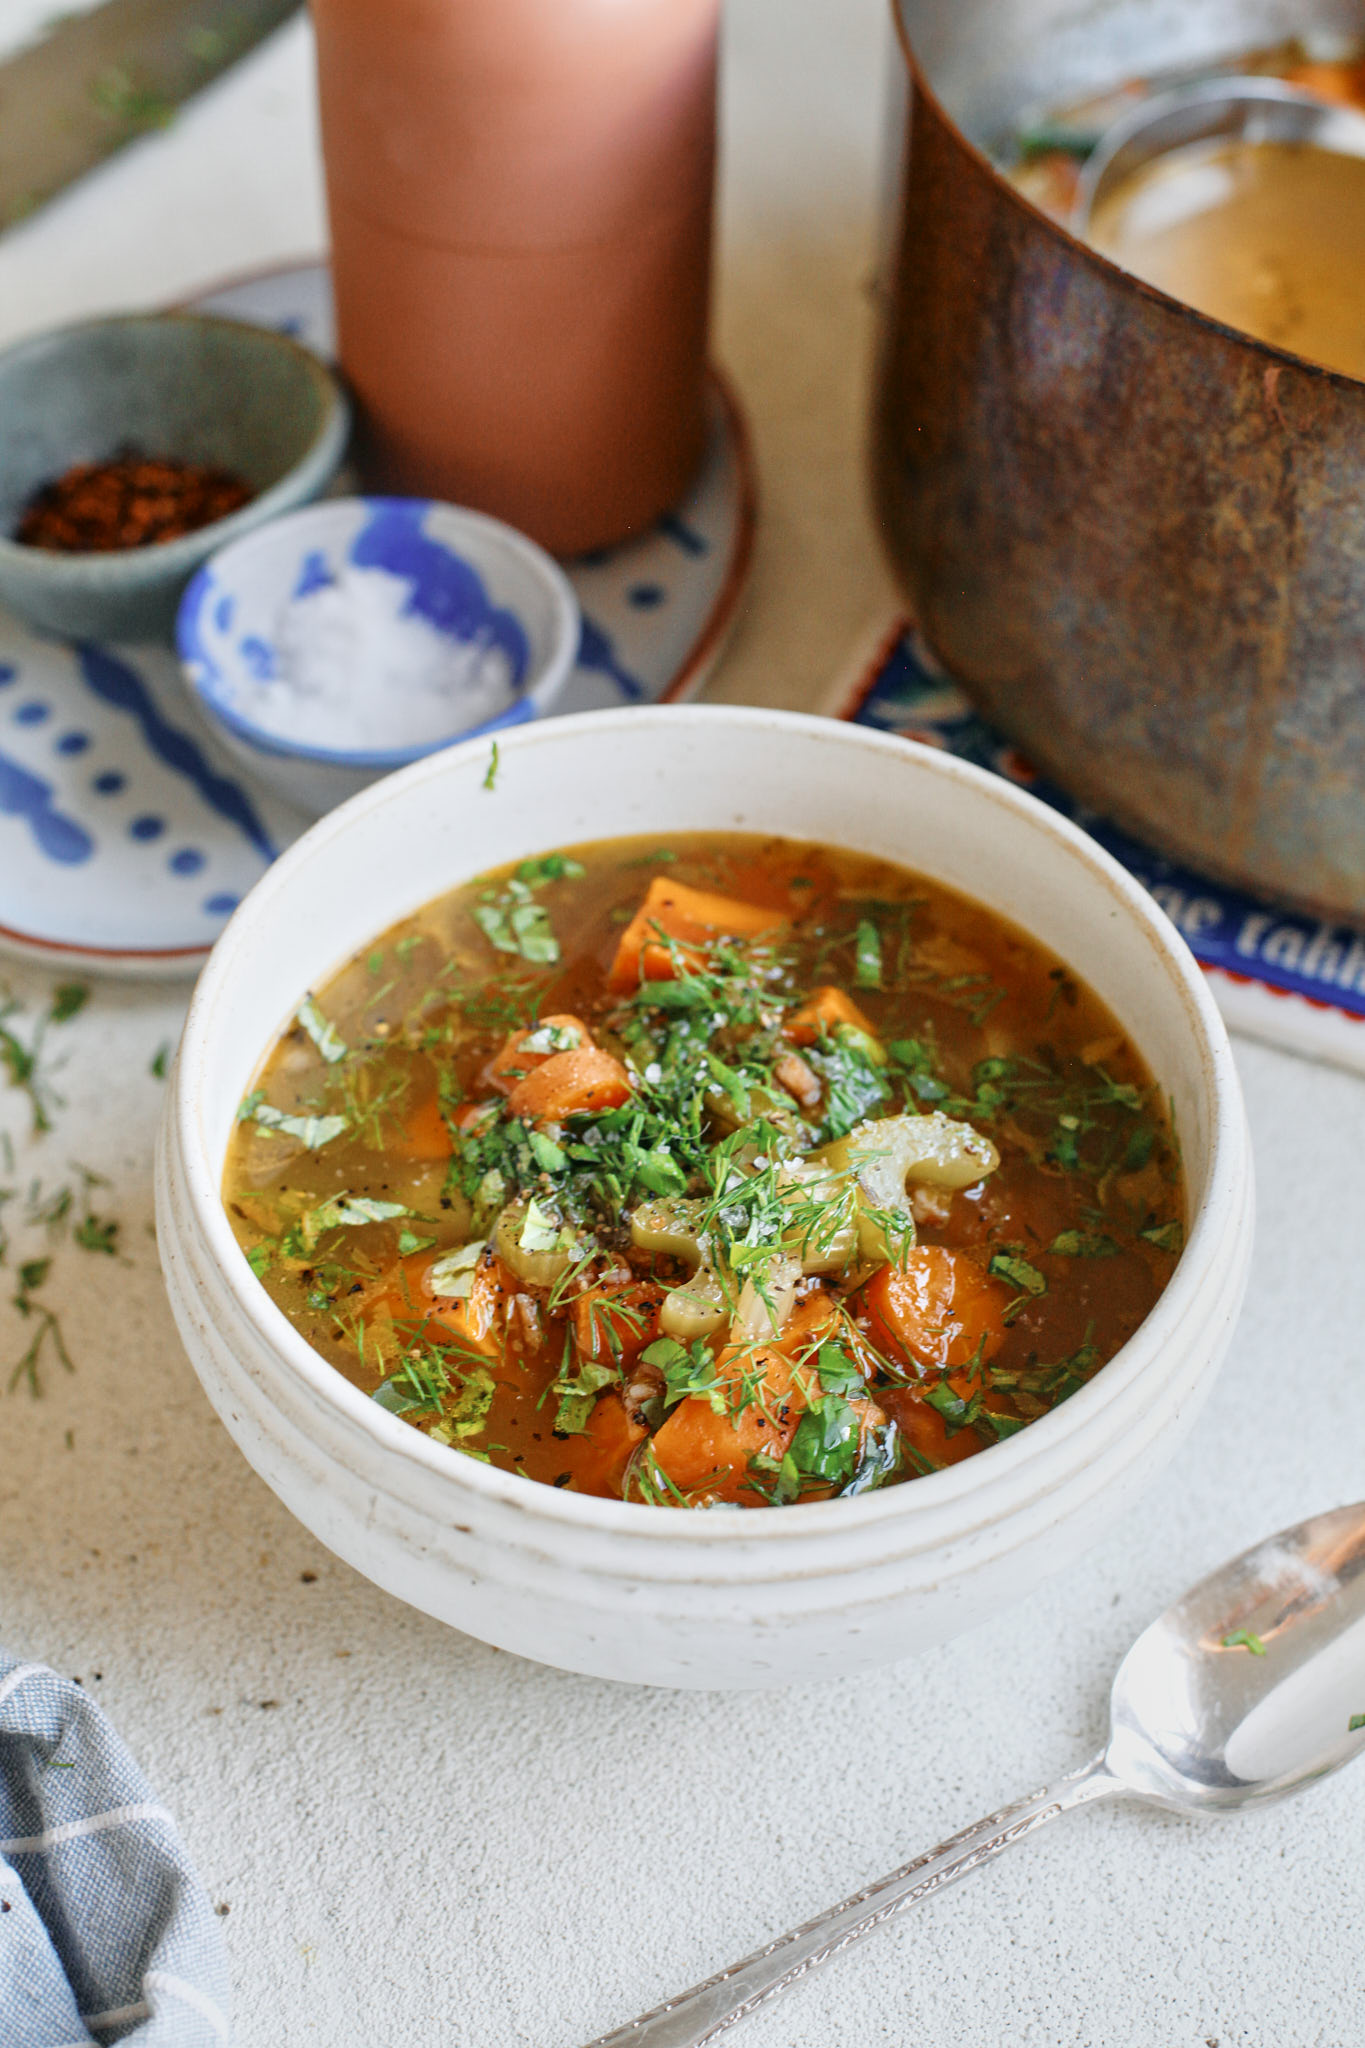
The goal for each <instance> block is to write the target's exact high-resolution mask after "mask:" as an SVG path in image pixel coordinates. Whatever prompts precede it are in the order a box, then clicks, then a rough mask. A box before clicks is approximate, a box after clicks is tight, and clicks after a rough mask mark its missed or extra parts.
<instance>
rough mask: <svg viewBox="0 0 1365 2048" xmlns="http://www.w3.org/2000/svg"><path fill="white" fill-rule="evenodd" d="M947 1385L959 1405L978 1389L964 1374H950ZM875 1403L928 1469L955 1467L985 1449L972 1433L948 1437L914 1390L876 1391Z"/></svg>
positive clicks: (966, 1431) (932, 1410)
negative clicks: (936, 1466) (926, 1464)
mask: <svg viewBox="0 0 1365 2048" xmlns="http://www.w3.org/2000/svg"><path fill="white" fill-rule="evenodd" d="M948 1385H949V1386H950V1387H951V1388H952V1390H953V1392H954V1393H955V1394H956V1395H958V1397H959V1398H960V1399H961V1400H963V1401H970V1400H971V1398H972V1396H973V1394H975V1393H976V1392H978V1390H979V1389H980V1386H981V1382H980V1380H979V1379H977V1378H975V1377H974V1375H973V1374H971V1373H966V1372H950V1373H949V1375H948ZM877 1400H878V1402H879V1403H880V1404H881V1406H882V1407H883V1408H884V1409H885V1410H886V1412H887V1414H888V1415H889V1416H890V1417H891V1419H892V1421H893V1422H894V1423H895V1425H896V1427H897V1428H898V1429H899V1431H900V1433H901V1435H902V1436H903V1437H904V1438H905V1440H906V1442H907V1443H909V1444H910V1445H911V1446H912V1447H913V1448H914V1449H915V1450H917V1451H918V1452H919V1454H920V1456H921V1457H922V1458H926V1459H927V1460H928V1461H929V1463H930V1464H931V1465H959V1464H961V1462H962V1460H963V1459H964V1458H970V1457H971V1456H972V1455H973V1454H974V1453H975V1452H977V1451H984V1450H985V1448H986V1445H985V1443H984V1441H983V1440H982V1438H981V1437H980V1436H979V1435H978V1434H977V1432H976V1430H975V1429H972V1428H964V1429H959V1430H957V1431H955V1432H954V1433H953V1434H952V1435H950V1434H949V1431H948V1424H947V1422H946V1421H945V1420H944V1418H943V1416H941V1415H940V1414H939V1412H938V1410H937V1408H934V1407H931V1406H930V1404H929V1402H928V1401H926V1400H925V1398H924V1396H923V1394H921V1393H919V1392H918V1391H917V1390H916V1389H915V1388H914V1387H879V1388H878V1389H877Z"/></svg>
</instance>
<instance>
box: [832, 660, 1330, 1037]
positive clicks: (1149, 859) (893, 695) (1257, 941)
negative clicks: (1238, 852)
mask: <svg viewBox="0 0 1365 2048" xmlns="http://www.w3.org/2000/svg"><path fill="white" fill-rule="evenodd" d="M844 715H845V716H846V717H848V718H851V719H853V720H854V721H855V723H857V724H859V725H871V726H875V727H877V728H878V730H880V731H882V732H898V733H903V734H905V735H906V737H907V738H910V739H916V740H921V741H924V742H926V743H927V744H928V745H929V746H934V747H943V748H945V749H946V750H947V751H948V752H949V753H951V754H956V755H958V756H959V758H960V759H962V760H964V761H972V762H975V764H976V765H977V767H979V768H990V769H993V770H994V771H995V773H996V774H997V775H1003V776H1005V777H1006V778H1007V779H1008V780H1009V781H1011V782H1017V783H1020V784H1022V785H1023V786H1024V787H1025V788H1026V789H1029V790H1030V791H1031V792H1032V793H1033V795H1034V796H1036V797H1040V798H1041V799H1042V801H1043V802H1044V803H1046V804H1051V806H1052V808H1053V809H1054V810H1057V811H1060V812H1061V813H1062V816H1063V817H1065V818H1070V819H1072V820H1073V821H1074V822H1075V823H1076V824H1077V825H1080V826H1081V827H1082V828H1083V829H1084V830H1085V831H1087V832H1089V834H1090V835H1091V837H1092V838H1093V839H1097V840H1098V841H1099V843H1100V845H1101V846H1102V847H1104V848H1105V850H1106V851H1107V852H1109V853H1111V854H1113V856H1114V858H1115V860H1117V861H1119V862H1121V863H1122V865H1123V866H1124V867H1126V868H1127V870H1128V872H1129V873H1130V874H1131V875H1133V876H1134V877H1135V879H1136V880H1137V881H1139V882H1141V883H1142V885H1143V887H1144V888H1145V889H1148V890H1150V892H1151V894H1152V895H1153V896H1154V897H1155V898H1156V900H1157V902H1158V903H1159V904H1160V905H1161V907H1162V909H1163V910H1164V911H1165V912H1166V914H1167V916H1168V917H1169V918H1170V919H1171V921H1172V923H1173V924H1174V925H1175V926H1176V928H1177V929H1178V931H1179V932H1180V933H1181V935H1182V937H1183V938H1184V939H1185V940H1186V942H1187V943H1188V945H1189V948H1190V951H1191V952H1192V953H1193V954H1194V957H1195V959H1196V960H1198V961H1199V963H1200V965H1201V966H1203V967H1212V968H1217V969H1219V970H1220V971H1221V972H1222V973H1224V974H1230V975H1233V976H1235V977H1236V978H1237V979H1239V980H1243V981H1253V982H1260V983H1262V984H1263V985H1264V986H1265V987H1266V988H1270V989H1276V990H1279V991H1280V992H1281V993H1283V994H1287V995H1298V996H1304V997H1306V998H1307V1000H1308V1001H1309V1002H1310V1003H1317V1004H1322V1005H1324V1006H1326V1007H1328V1008H1331V1009H1337V1010H1343V1011H1345V1012H1346V1014H1347V1015H1348V1016H1350V1017H1361V1018H1365V931H1357V930H1354V929H1353V928H1351V927H1349V926H1345V925H1330V924H1323V923H1320V922H1318V921H1317V920H1315V919H1314V918H1311V917H1302V916H1297V915H1295V914H1294V913H1293V912H1289V913H1285V912H1282V911H1279V910H1276V909H1275V907H1274V906H1273V905H1272V904H1269V903H1262V902H1260V901H1258V899H1257V898H1256V897H1254V896H1248V895H1246V894H1245V893H1244V892H1243V891H1242V890H1240V889H1234V888H1230V887H1228V886H1226V885H1225V884H1223V883H1221V882H1212V881H1210V880H1209V879H1208V878H1207V877H1206V876H1201V875H1196V874H1193V873H1192V872H1191V871H1190V870H1189V869H1187V868H1182V867H1180V866H1179V865H1178V864H1177V863H1176V862H1175V861H1172V860H1167V858H1166V857H1165V855H1164V854H1160V853H1157V852H1156V851H1155V849H1154V848H1152V847H1150V846H1146V845H1144V844H1143V843H1142V842H1141V841H1140V840H1137V839H1134V838H1133V837H1132V836H1131V835H1130V834H1129V833H1127V832H1124V831H1121V830H1120V829H1119V827H1118V826H1117V825H1113V824H1110V823H1109V821H1108V820H1107V819H1104V818H1101V817H1099V816H1097V815H1096V813H1095V812H1093V811H1089V810H1087V809H1085V808H1084V806H1082V805H1081V804H1078V803H1077V802H1076V801H1075V799H1074V798H1072V797H1071V796H1069V795H1068V794H1067V792H1066V791H1065V790H1063V789H1061V788H1059V787H1058V785H1057V784H1056V783H1055V782H1051V781H1049V780H1048V778H1047V777H1046V776H1044V775H1040V774H1039V773H1038V771H1037V770H1036V769H1035V768H1034V767H1033V766H1032V764H1031V763H1030V762H1028V761H1026V760H1025V759H1024V757H1023V755H1022V754H1020V753H1018V752H1017V751H1016V749H1015V748H1013V747H1012V746H1011V745H1010V744H1009V742H1008V740H1006V739H1005V738H1004V737H1003V736H1002V735H1001V734H1000V733H998V732H996V731H995V730H994V728H993V727H992V726H990V725H988V724H987V723H986V721H985V719H983V718H982V717H980V715H979V714H978V713H977V712H976V711H975V710H974V709H973V707H972V705H971V704H970V702H969V701H968V699H967V698H966V697H965V696H964V695H963V693H962V692H961V691H960V690H959V689H958V688H957V686H956V684H955V683H954V682H953V679H952V678H951V677H950V676H949V675H947V674H946V672H945V671H944V670H943V669H942V668H941V667H940V665H939V663H938V662H937V660H936V659H935V657H934V655H933V653H932V652H931V650H930V649H929V647H928V646H927V644H926V643H925V641H924V639H923V638H922V636H921V635H920V633H919V632H918V630H917V629H916V628H915V627H913V626H909V625H907V626H906V627H905V629H904V630H903V631H902V632H900V633H898V634H897V635H896V637H895V639H894V640H893V641H892V642H891V644H890V645H889V646H888V647H887V648H886V649H885V650H884V651H883V653H882V656H881V659H880V660H879V662H878V664H877V666H876V669H875V671H874V673H873V674H872V676H871V678H870V679H869V681H868V683H867V686H866V688H865V689H864V690H863V691H862V692H861V693H860V694H859V696H858V698H857V700H856V702H855V703H853V704H851V705H849V706H847V707H846V708H845V712H844Z"/></svg>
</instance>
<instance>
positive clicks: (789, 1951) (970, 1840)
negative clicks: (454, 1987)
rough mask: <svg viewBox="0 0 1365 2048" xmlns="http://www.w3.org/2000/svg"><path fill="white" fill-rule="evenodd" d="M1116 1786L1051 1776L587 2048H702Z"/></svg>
mask: <svg viewBox="0 0 1365 2048" xmlns="http://www.w3.org/2000/svg"><path fill="white" fill-rule="evenodd" d="M1122 1790H1123V1788H1122V1786H1121V1785H1120V1784H1119V1781H1118V1780H1117V1778H1115V1777H1114V1776H1113V1775H1112V1774H1111V1773H1110V1771H1109V1769H1108V1767H1107V1765H1106V1764H1105V1761H1104V1758H1103V1757H1102V1756H1099V1757H1095V1758H1094V1759H1093V1761H1092V1762H1090V1763H1088V1764H1085V1765H1083V1766H1082V1768H1081V1769H1080V1770H1078V1771H1072V1772H1071V1773H1070V1774H1069V1776H1067V1777H1065V1778H1059V1779H1058V1780H1057V1782H1056V1784H1054V1785H1049V1786H1048V1787H1047V1788H1046V1790H1044V1791H1042V1792H1035V1793H1034V1794H1033V1795H1032V1796H1031V1797H1030V1798H1028V1799H1019V1800H1016V1801H1015V1803H1014V1805H1013V1806H1004V1807H1002V1808H1001V1809H1000V1811H999V1812H998V1813H992V1814H989V1815H988V1816H987V1817H986V1819H985V1820H979V1821H978V1822H977V1823H976V1825H975V1826H974V1827H970V1828H964V1829H963V1831H962V1833H961V1834H960V1835H953V1836H952V1837H951V1839H950V1840H949V1841H946V1842H940V1844H939V1846H938V1847H937V1848H936V1849H930V1850H929V1851H928V1852H927V1853H926V1854H925V1855H923V1856H917V1857H916V1858H915V1860H914V1862H913V1863H905V1864H902V1866H901V1868H900V1869H899V1870H893V1871H892V1872H891V1874H890V1876H888V1877H883V1878H881V1879H879V1880H878V1882H877V1883H876V1884H870V1885H868V1886H867V1888H866V1890H865V1891H861V1892H855V1893H854V1894H853V1896H852V1898H851V1899H845V1900H844V1901H843V1902H842V1904H840V1905H838V1906H831V1908H830V1909H829V1911H828V1912H827V1913H821V1914H820V1916H819V1918H818V1919H815V1920H807V1921H806V1922H805V1923H804V1924H803V1925H802V1926H800V1927H793V1928H792V1929H791V1930H790V1932H789V1933H787V1934H780V1935H779V1936H778V1938H777V1940H776V1941H770V1942H769V1943H768V1945H767V1947H766V1948H760V1949H756V1950H755V1951H754V1953H753V1954H752V1955H750V1956H746V1957H745V1958H744V1960H743V1962H742V1963H734V1964H732V1965H731V1967H730V1968H729V1969H728V1970H722V1971H721V1972H720V1973H719V1975H718V1976H715V1977H708V1978H707V1979H706V1981H705V1983H704V1984H695V1985H694V1986H693V1987H692V1989H691V1990H690V1991H683V1992H680V1993H679V1995H678V1996H677V1997H676V1998H671V1999H669V2001H668V2003H667V2004H666V2005H659V2006H655V2008H654V2010H653V2011H652V2012H646V2013H642V2014H641V2015H640V2017H639V2019H637V2020H632V2021H630V2023H629V2024H628V2025H627V2026H624V2027H618V2028H617V2029H616V2030H615V2032H613V2033H610V2034H601V2035H599V2036H598V2037H597V2039H596V2040H593V2041H590V2042H589V2043H588V2044H587V2048H703V2044H704V2043H705V2042H707V2041H714V2040H715V2038H716V2036H717V2035H718V2034H722V2033H724V2031H725V2029H726V2028H727V2027H732V2026H733V2025H734V2024H735V2021H736V2020H742V2019H743V2018H744V2017H745V2015H746V2013H751V2012H753V2011H754V2010H755V2008H756V2007H757V2006H760V2005H763V2004H764V2003H765V2002H766V2001H767V2000H768V1999H770V1998H776V1997H778V1996H780V1994H781V1993H782V1992H784V1991H786V1990H787V1989H788V1988H789V1987H790V1986H791V1985H793V1984H795V1983H796V1982H797V1981H798V1979H800V1978H802V1977H804V1976H806V1975H807V1973H808V1972H809V1971H811V1970H814V1969H816V1968H818V1966H819V1965H820V1964H821V1963H827V1962H828V1961H829V1959H830V1957H831V1956H834V1955H837V1954H838V1953H839V1951H840V1950H841V1949H845V1948H849V1947H850V1946H851V1945H852V1944H853V1943H854V1942H855V1941H860V1940H861V1939H862V1937H863V1935H865V1934H870V1933H871V1932H872V1929H873V1928H874V1927H880V1926H881V1924H882V1922H883V1921H884V1920H890V1919H891V1918H892V1916H893V1915H894V1914H896V1913H902V1912H904V1910H905V1908H906V1907H907V1906H914V1905H918V1903H919V1901H920V1900H921V1899H927V1898H930V1897H932V1895H933V1894H934V1893H935V1892H939V1891H942V1890H943V1888H944V1886H945V1885H949V1884H955V1883H956V1882H957V1880H958V1878H960V1877H965V1876H966V1875H967V1873H968V1871H970V1870H977V1869H979V1868H980V1866H981V1865H982V1864H983V1863H988V1862H989V1861H990V1859H991V1857H992V1856H998V1855H999V1854H1000V1851H1001V1850H1002V1849H1008V1848H1009V1846H1010V1844H1011V1843H1012V1842H1022V1841H1023V1839H1024V1837H1025V1835H1031V1834H1032V1833H1033V1831H1034V1829H1035V1828H1040V1827H1042V1825H1043V1824H1044V1822H1045V1821H1050V1820H1055V1819H1056V1818H1057V1816H1058V1814H1060V1813H1066V1812H1067V1811H1068V1810H1069V1809H1070V1808H1071V1807H1073V1806H1082V1805H1084V1804H1085V1803H1086V1802H1087V1801H1089V1800H1092V1799H1112V1798H1114V1797H1115V1796H1116V1795H1117V1794H1118V1793H1120V1792H1121V1791H1122Z"/></svg>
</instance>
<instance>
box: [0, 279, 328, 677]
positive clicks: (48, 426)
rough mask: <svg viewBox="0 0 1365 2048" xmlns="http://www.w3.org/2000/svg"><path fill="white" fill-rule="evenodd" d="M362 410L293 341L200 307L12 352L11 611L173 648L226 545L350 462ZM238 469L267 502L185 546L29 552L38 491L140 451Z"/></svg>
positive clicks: (72, 331)
mask: <svg viewBox="0 0 1365 2048" xmlns="http://www.w3.org/2000/svg"><path fill="white" fill-rule="evenodd" d="M349 430H350V408H349V406H348V405H347V402H346V399H345V396H344V395H343V393H342V390H341V387H340V386H339V384H338V383H337V381H336V379H335V377H333V376H332V374H331V372H330V371H329V370H328V369H327V368H326V366H325V365H324V364H323V363H321V362H319V361H318V359H317V357H316V356H313V355H310V354H309V352H308V350H307V349H304V348H300V347H299V345H298V343H297V342H295V341H291V340H289V338H288V337H287V336H286V335H283V334H275V333H272V332H270V331H269V330H267V329H265V328H259V327H247V326H244V325H242V324H241V323H240V322H238V321H235V320H219V319H214V318H212V317H210V316H208V315H205V314H201V313H158V314H145V315H144V314H135V315H131V316H129V317H126V318H116V319H108V320H93V321H90V322H88V323H86V324H84V325H82V326H80V327H67V328H62V329H59V330H58V331H57V332H55V333H52V334H43V335H37V336H35V337H34V338H32V339H31V340H28V341H21V342H19V343H17V344H16V345H15V346H14V347H13V348H10V349H7V350H5V351H4V353H3V354H0V604H7V605H9V606H11V607H12V609H13V610H14V611H16V612H18V613H20V614H21V615H22V617H24V618H25V619H27V620H28V622H29V624H30V625H32V626H36V627H37V628H38V629H39V630H40V631H41V632H46V633H57V634H62V635H64V636H66V637H67V638H70V639H92V640H94V639H99V640H149V639H169V638H171V636H172V629H173V626H174V621H175V612H176V606H177V604H178V603H179V600H180V594H181V592H182V591H183V590H184V588H185V585H186V584H187V583H188V581H189V579H190V577H191V576H192V575H193V574H194V572H195V570H196V569H197V568H198V567H199V565H200V563H201V562H203V561H205V560H206V559H207V558H208V556H209V555H211V554H212V553H213V552H214V550H215V549H217V548H220V547H222V546H223V545H224V543H225V542H227V541H230V540H235V539H236V538H237V536H238V535H239V534H243V533H247V532H249V531H250V530H251V528H253V527H256V526H260V525H262V524H263V523H264V522H265V521H266V520H267V519H273V518H274V517H275V516H276V515H277V514H278V513H281V512H288V511H291V510H292V509H293V508H294V507H295V506H297V505H306V504H308V503H309V502H310V501H311V500H312V499H314V498H317V497H319V496H320V495H321V494H322V492H323V491H324V490H325V489H326V488H327V486H328V484H329V483H330V482H331V480H332V478H333V476H334V475H335V474H336V471H337V468H338V466H339V465H340V462H341V458H342V455H343V453H344V451H345V447H346V440H347V435H348V433H349ZM130 448H131V449H134V450H136V451H137V453H139V454H144V455H159V456H172V457H175V458H177V459H178V460H179V461H182V462H191V463H205V464H210V463H211V464H216V465H221V466H222V467H223V468H225V469H230V470H235V471H236V473H237V474H238V475H239V476H241V477H243V478H244V479H245V480H246V482H247V483H248V484H250V485H251V487H252V490H253V492H254V493H255V495H254V496H253V497H252V499H251V502H250V503H249V504H247V505H244V506H243V507H242V509H241V510H240V511H239V512H234V513H232V514H231V515H230V516H229V517H228V518H226V519H217V520H215V521H214V522H213V524H212V525H211V526H203V527H200V528H199V529H198V531H197V532H195V533H190V534H186V535H185V536H184V537H183V538H182V539H180V540H172V541H162V542H160V543H157V544H155V545H153V546H151V547H142V548H126V549H121V550H120V551H118V552H117V553H111V554H60V553H57V552H55V551H53V550H49V549H46V548H32V547H21V546H20V545H19V543H18V542H17V541H15V540H14V539H13V538H12V536H13V534H14V531H15V528H16V527H17V525H18V522H19V518H20V515H21V513H22V512H23V509H24V507H25V505H26V504H27V503H28V501H29V500H30V498H31V497H32V496H33V494H34V492H35V491H36V490H38V489H39V488H40V487H41V486H42V485H43V484H45V483H48V482H49V481H50V480H51V479H52V478H53V477H56V476H60V475H61V474H62V473H63V471H65V470H67V469H69V468H71V466H72V465H73V464H74V463H78V462H104V461H107V460H108V459H109V458H110V457H111V456H113V455H116V454H118V453H120V452H123V451H125V450H127V449H130Z"/></svg>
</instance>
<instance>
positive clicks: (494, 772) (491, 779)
mask: <svg viewBox="0 0 1365 2048" xmlns="http://www.w3.org/2000/svg"><path fill="white" fill-rule="evenodd" d="M497 780H498V743H497V741H496V740H494V742H493V751H492V753H491V754H490V755H489V757H488V769H487V772H486V774H485V775H484V778H483V786H484V788H485V789H494V788H496V786H497Z"/></svg>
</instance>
